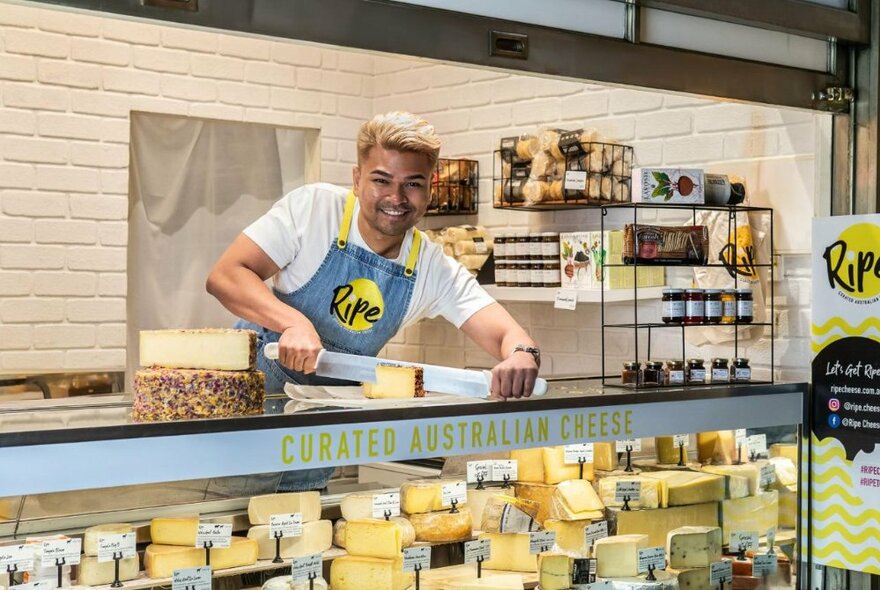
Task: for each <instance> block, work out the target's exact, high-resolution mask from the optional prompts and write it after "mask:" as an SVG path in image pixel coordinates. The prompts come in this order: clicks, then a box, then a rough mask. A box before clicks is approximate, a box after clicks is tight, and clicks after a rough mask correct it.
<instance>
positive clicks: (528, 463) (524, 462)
mask: <svg viewBox="0 0 880 590" xmlns="http://www.w3.org/2000/svg"><path fill="white" fill-rule="evenodd" d="M510 458H511V459H513V460H515V461H516V462H517V465H516V470H517V473H516V475H517V481H518V482H533V483H534V482H543V481H544V451H543V450H542V449H541V448H540V447H539V448H537V449H513V450H512V451H510Z"/></svg>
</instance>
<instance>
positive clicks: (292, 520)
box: [269, 512, 303, 539]
mask: <svg viewBox="0 0 880 590" xmlns="http://www.w3.org/2000/svg"><path fill="white" fill-rule="evenodd" d="M302 534H303V515H302V512H294V513H293V514H272V515H270V516H269V537H270V538H272V539H277V538H278V537H301V536H302Z"/></svg>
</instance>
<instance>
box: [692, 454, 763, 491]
mask: <svg viewBox="0 0 880 590" xmlns="http://www.w3.org/2000/svg"><path fill="white" fill-rule="evenodd" d="M764 465H767V461H756V462H754V463H742V464H741V465H704V466H703V471H705V472H706V473H714V474H716V475H724V476H729V477H732V476H737V477H741V478H743V479H745V480H746V481H747V482H748V486H749V487H748V490H749V493H748V494H747V495H748V496H754V495H755V494H757V493H758V492H760V491H761V467H763V466H764ZM736 497H740V498H741V497H743V496H736Z"/></svg>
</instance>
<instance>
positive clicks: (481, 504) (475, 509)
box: [467, 488, 516, 531]
mask: <svg viewBox="0 0 880 590" xmlns="http://www.w3.org/2000/svg"><path fill="white" fill-rule="evenodd" d="M498 494H504V495H505V496H513V497H516V489H515V488H507V489H504V490H502V489H501V488H486V489H483V490H478V489H471V490H468V493H467V495H468V501H467V505H468V507H469V508H470V509H471V518H473V522H472V523H471V528H473V529H474V530H475V531H478V530H480V527H481V526H482V524H483V509H484V508H485V507H486V502H488V501H489V498H492V497H493V496H497V495H498Z"/></svg>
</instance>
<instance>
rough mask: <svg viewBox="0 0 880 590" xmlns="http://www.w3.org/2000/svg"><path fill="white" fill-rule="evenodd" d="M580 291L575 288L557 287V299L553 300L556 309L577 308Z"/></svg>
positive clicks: (570, 309)
mask: <svg viewBox="0 0 880 590" xmlns="http://www.w3.org/2000/svg"><path fill="white" fill-rule="evenodd" d="M577 304H578V292H577V291H576V290H574V289H556V299H555V300H554V302H553V307H554V309H567V310H569V311H574V310H575V309H577Z"/></svg>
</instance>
